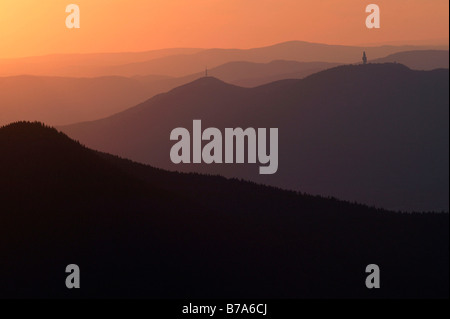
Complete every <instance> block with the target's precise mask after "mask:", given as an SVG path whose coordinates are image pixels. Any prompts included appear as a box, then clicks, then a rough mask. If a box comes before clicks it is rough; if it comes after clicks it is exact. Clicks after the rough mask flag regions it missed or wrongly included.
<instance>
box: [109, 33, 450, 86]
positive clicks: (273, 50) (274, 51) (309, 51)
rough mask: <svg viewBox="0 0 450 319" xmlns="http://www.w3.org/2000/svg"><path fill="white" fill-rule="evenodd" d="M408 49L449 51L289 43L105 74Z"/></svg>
mask: <svg viewBox="0 0 450 319" xmlns="http://www.w3.org/2000/svg"><path fill="white" fill-rule="evenodd" d="M411 50H448V46H378V47H357V46H343V45H328V44H321V43H310V42H304V41H290V42H284V43H279V44H275V45H272V46H268V47H262V48H254V49H247V50H239V49H208V50H203V51H200V52H197V53H193V54H181V55H174V56H166V57H161V58H157V59H152V60H149V61H145V62H138V63H129V64H123V65H117V66H112V67H107V68H105V69H104V72H105V73H106V74H113V75H123V76H134V75H146V74H163V75H169V76H175V77H179V76H185V75H188V74H191V73H194V72H197V70H199V69H203V68H204V67H205V66H206V65H207V66H208V67H210V68H212V67H216V66H219V65H221V64H224V63H228V62H233V61H248V62H256V63H267V62H270V61H273V60H289V61H299V62H317V61H323V62H329V63H354V62H355V57H360V56H362V52H363V51H366V53H367V54H368V56H369V58H370V59H377V58H382V57H385V56H386V55H389V54H393V53H397V52H402V51H411Z"/></svg>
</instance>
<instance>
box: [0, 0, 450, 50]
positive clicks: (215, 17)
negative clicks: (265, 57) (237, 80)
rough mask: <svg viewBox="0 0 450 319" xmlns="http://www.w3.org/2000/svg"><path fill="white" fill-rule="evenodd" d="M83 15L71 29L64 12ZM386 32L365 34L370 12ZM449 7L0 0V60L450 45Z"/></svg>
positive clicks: (432, 0)
mask: <svg viewBox="0 0 450 319" xmlns="http://www.w3.org/2000/svg"><path fill="white" fill-rule="evenodd" d="M71 3H75V4H78V5H79V6H80V10H81V28H80V29H71V30H70V29H67V28H66V26H65V19H66V16H67V15H68V14H67V13H66V12H65V8H66V6H67V5H68V4H71ZM370 3H375V4H378V5H379V6H380V10H381V29H378V30H375V29H372V30H369V29H367V28H366V27H365V19H366V16H367V14H366V13H365V7H366V5H368V4H370ZM448 10H449V1H448V0H373V1H361V0H339V1H337V0H320V1H317V0H133V1H131V0H45V1H41V0H20V1H18V0H1V1H0V58H14V57H23V56H34V55H43V54H51V53H87V52H123V51H144V50H152V49H161V48H169V47H200V48H210V47H221V48H232V47H233V48H250V47H258V46H264V45H270V44H274V43H278V42H283V41H290V40H303V41H309V42H320V43H329V44H347V45H359V44H405V43H411V44H448V36H449V32H448V28H449V15H448Z"/></svg>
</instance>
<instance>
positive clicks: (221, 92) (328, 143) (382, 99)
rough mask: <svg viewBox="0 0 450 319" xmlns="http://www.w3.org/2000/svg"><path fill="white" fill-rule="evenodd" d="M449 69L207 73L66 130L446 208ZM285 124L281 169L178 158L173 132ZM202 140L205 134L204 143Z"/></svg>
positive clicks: (395, 205) (106, 144)
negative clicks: (239, 79)
mask: <svg viewBox="0 0 450 319" xmlns="http://www.w3.org/2000/svg"><path fill="white" fill-rule="evenodd" d="M448 79H449V73H448V69H447V70H444V69H439V70H434V71H414V70H411V69H409V68H407V67H405V66H404V65H401V64H394V63H387V64H368V65H346V66H340V67H336V68H332V69H328V70H325V71H322V72H319V73H316V74H313V75H311V76H309V77H307V78H305V79H301V80H283V81H278V82H274V83H270V84H267V85H263V86H259V87H256V88H251V89H249V88H241V87H237V86H233V85H230V84H227V83H224V82H222V81H220V80H218V79H216V78H212V77H205V78H201V79H199V80H197V81H194V82H191V83H189V84H187V85H184V86H181V87H178V88H176V89H174V90H172V91H170V92H168V93H166V94H160V95H157V96H155V97H154V98H152V99H150V100H148V101H146V102H144V103H142V104H140V105H138V106H136V107H133V108H130V109H128V110H126V111H124V112H122V113H119V114H116V115H114V116H111V117H109V118H105V119H102V120H99V121H94V122H86V123H81V124H76V125H72V126H66V127H62V128H61V129H62V130H63V131H64V132H66V133H67V134H68V135H69V136H71V137H72V138H74V139H76V140H80V141H81V142H82V143H84V144H86V145H87V146H88V147H91V148H94V149H97V150H101V151H105V152H108V153H112V154H117V155H120V156H123V157H126V158H130V159H133V160H136V161H138V162H142V163H147V164H150V165H153V166H156V167H161V168H165V169H170V170H180V171H195V172H201V173H210V174H221V175H224V176H227V177H238V178H244V179H247V180H252V181H256V182H260V183H265V184H269V185H273V186H277V187H282V188H286V189H294V190H299V191H303V192H307V193H312V194H320V195H324V196H334V197H337V198H340V199H345V200H350V201H358V202H362V203H366V204H370V205H376V206H379V207H384V208H389V209H393V210H407V211H437V210H444V211H448V209H449V200H448V199H449V197H448V192H449V179H448V176H449V170H448V168H449V148H448V145H449V135H448V131H449V120H448V118H449V91H448V85H449V83H448ZM193 120H202V128H203V129H205V128H208V127H216V128H218V129H220V130H221V131H223V130H224V129H225V128H236V127H242V128H244V129H245V128H248V127H253V128H272V127H275V128H279V161H278V162H279V168H278V171H277V173H276V174H274V175H259V172H258V168H257V165H244V164H240V165H236V164H235V165H222V164H212V165H200V164H197V165H192V164H183V165H175V164H172V162H171V160H170V157H169V154H170V149H171V147H172V146H173V144H174V142H173V141H170V139H169V136H170V133H171V131H172V130H173V129H174V128H177V127H184V128H187V129H188V130H190V131H192V121H193ZM205 143H206V142H205Z"/></svg>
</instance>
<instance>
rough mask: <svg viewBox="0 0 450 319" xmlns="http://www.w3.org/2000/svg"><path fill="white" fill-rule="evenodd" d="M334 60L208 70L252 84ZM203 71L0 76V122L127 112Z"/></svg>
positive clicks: (68, 120) (301, 73)
mask: <svg viewBox="0 0 450 319" xmlns="http://www.w3.org/2000/svg"><path fill="white" fill-rule="evenodd" d="M335 65H336V64H333V63H324V62H323V63H322V62H317V63H315V62H311V63H301V62H295V61H273V62H270V63H251V62H230V63H227V64H224V65H221V66H219V67H217V68H213V69H211V70H209V73H210V74H211V75H214V76H215V77H218V78H220V79H222V80H223V81H226V82H230V83H235V84H238V85H243V86H250V87H252V86H257V85H261V84H266V83H269V82H272V81H275V80H279V79H286V78H303V77H305V76H307V75H310V74H312V73H315V72H317V71H321V70H324V69H326V68H329V67H332V66H335ZM203 75H204V72H200V73H195V74H192V75H188V76H185V77H179V78H172V77H167V76H158V75H147V76H135V77H131V78H127V77H119V76H105V77H98V78H68V77H37V76H13V77H3V78H2V77H0V105H1V106H2V107H1V108H0V125H5V124H8V123H11V122H15V121H19V120H32V121H43V122H46V123H49V124H51V125H65V124H72V123H76V122H82V121H92V120H96V119H100V118H104V117H106V116H109V115H111V114H115V113H118V112H121V111H124V110H125V109H127V108H129V107H130V106H133V105H136V104H138V103H141V102H143V101H145V100H147V99H148V98H150V97H152V96H154V95H156V94H159V93H163V92H167V91H169V90H171V89H173V88H175V87H177V86H180V85H183V84H186V83H189V82H192V81H194V80H196V79H198V78H199V77H202V76H203Z"/></svg>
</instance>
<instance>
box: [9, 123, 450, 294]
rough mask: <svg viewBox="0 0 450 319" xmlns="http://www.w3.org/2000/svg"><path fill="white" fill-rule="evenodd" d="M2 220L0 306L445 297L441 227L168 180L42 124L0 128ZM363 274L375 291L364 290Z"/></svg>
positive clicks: (280, 194)
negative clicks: (109, 300) (47, 301)
mask: <svg viewBox="0 0 450 319" xmlns="http://www.w3.org/2000/svg"><path fill="white" fill-rule="evenodd" d="M0 207H1V209H0V253H1V262H0V297H43V298H47V297H63V298H72V297H149V298H164V297H168V298H196V297H204V298H213V297H233V298H240V297H248V298H268V297H277V298H281V297H285V298H314V297H318V298H325V297H343V298H345V297H361V298H372V297H375V298H376V297H447V298H448V294H449V291H448V289H449V288H448V287H449V278H448V267H449V260H448V254H449V237H448V227H449V219H448V214H398V213H393V212H389V211H383V210H376V209H372V208H369V207H367V206H363V205H358V204H350V203H347V202H343V201H338V200H335V199H326V198H321V197H313V196H309V195H304V194H297V193H294V192H288V191H282V190H279V189H275V188H270V187H265V186H259V185H256V184H253V183H250V182H243V181H238V180H227V179H225V178H222V177H214V176H202V175H196V174H181V173H173V172H167V171H163V170H159V169H155V168H152V167H149V166H145V165H142V164H137V163H133V162H131V161H128V160H124V159H120V158H117V157H114V156H111V155H108V154H104V153H98V152H95V151H92V150H89V149H87V148H85V147H83V146H82V145H80V144H78V143H77V142H74V141H72V140H70V139H69V138H68V137H67V136H65V135H64V134H62V133H59V132H57V131H56V130H55V129H52V128H49V127H45V126H43V125H41V124H39V123H25V122H22V123H15V124H11V125H8V126H6V127H2V128H0ZM72 263H75V264H77V265H79V266H80V269H81V289H77V290H69V289H67V288H66V287H65V276H66V275H67V274H65V272H64V271H65V267H66V266H67V265H68V264H72ZM372 263H375V264H378V265H379V266H380V268H381V272H382V275H381V278H382V281H381V284H382V289H378V290H368V289H367V288H365V276H366V274H365V267H366V266H367V265H368V264H372Z"/></svg>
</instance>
